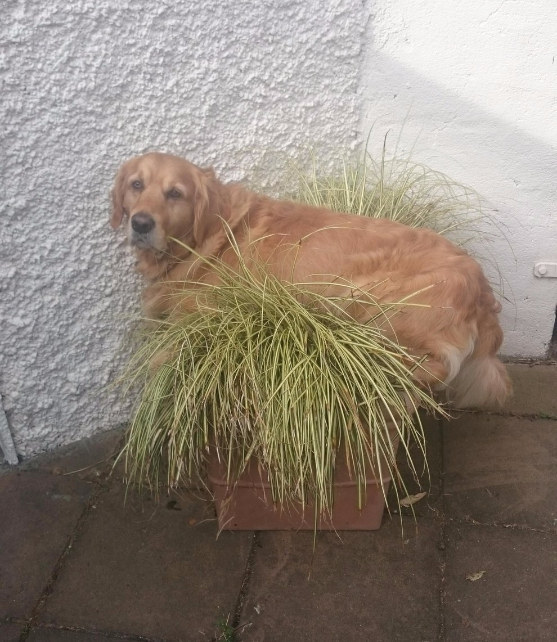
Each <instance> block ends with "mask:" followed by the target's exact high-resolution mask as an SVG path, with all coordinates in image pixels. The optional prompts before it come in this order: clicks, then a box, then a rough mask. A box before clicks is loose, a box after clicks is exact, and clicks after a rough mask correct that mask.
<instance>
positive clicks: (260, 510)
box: [208, 431, 398, 531]
mask: <svg viewBox="0 0 557 642" xmlns="http://www.w3.org/2000/svg"><path fill="white" fill-rule="evenodd" d="M395 434H396V431H395ZM392 435H393V433H392V432H391V436H392ZM392 441H393V445H394V447H395V451H396V448H397V447H398V438H395V437H393V436H392ZM208 478H209V484H210V487H211V489H212V492H213V497H214V502H215V508H216V512H217V518H218V523H219V529H220V530H258V531H259V530H315V529H316V530H336V531H343V530H365V531H368V530H377V529H378V528H379V527H380V526H381V522H382V519H383V512H384V509H385V497H386V496H387V493H388V492H389V486H390V483H391V477H390V476H384V477H383V478H382V479H381V480H379V479H377V478H376V477H375V476H374V475H373V474H372V473H371V471H370V472H369V473H368V475H366V489H365V496H364V497H362V501H361V509H360V508H359V507H358V503H359V502H358V483H357V480H356V479H355V478H354V476H353V475H352V474H351V473H350V471H349V470H348V466H347V464H346V460H345V458H344V457H339V459H338V461H337V465H336V467H335V476H334V484H333V508H332V511H331V513H330V514H329V513H324V514H321V515H318V516H316V515H315V506H314V505H313V504H311V503H309V504H306V505H305V506H302V505H301V504H288V505H285V506H283V505H281V504H276V503H274V502H273V500H272V495H271V487H270V484H269V481H268V477H267V475H266V473H265V471H264V470H262V469H261V467H260V466H258V465H257V463H256V462H252V463H251V464H250V465H249V466H248V467H247V469H246V470H245V471H244V473H243V474H242V475H241V476H240V478H239V479H238V480H234V481H230V482H229V481H228V480H227V474H226V467H225V466H224V465H223V464H222V462H221V461H219V459H218V457H217V454H216V452H215V450H214V449H212V450H211V454H210V458H209V462H208Z"/></svg>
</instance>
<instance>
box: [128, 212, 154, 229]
mask: <svg viewBox="0 0 557 642" xmlns="http://www.w3.org/2000/svg"><path fill="white" fill-rule="evenodd" d="M131 224H132V230H133V231H134V232H137V233H138V234H148V233H149V232H150V231H151V230H152V229H153V228H154V227H155V219H154V218H153V217H152V216H151V215H150V214H147V213H146V212H138V213H137V214H134V215H133V216H132V220H131Z"/></svg>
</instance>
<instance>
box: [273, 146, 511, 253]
mask: <svg viewBox="0 0 557 642" xmlns="http://www.w3.org/2000/svg"><path fill="white" fill-rule="evenodd" d="M386 144H387V143H386V139H385V140H384V142H383V148H382V152H381V154H380V156H379V159H377V158H375V157H374V156H372V155H371V154H370V153H369V151H368V147H367V145H366V146H365V148H364V150H363V151H362V152H361V153H360V154H357V155H351V156H346V157H342V158H340V160H338V162H337V163H336V169H334V170H332V171H324V170H323V167H324V166H325V164H324V163H322V162H320V161H319V158H318V156H317V155H316V154H315V153H310V158H309V160H307V159H306V160H305V161H300V162H297V161H294V162H290V163H289V171H288V175H287V178H286V179H285V181H284V183H285V184H287V185H290V186H293V187H291V188H289V189H287V190H284V195H285V196H286V197H287V198H290V199H292V200H295V201H299V202H301V203H306V204H308V205H314V206H316V207H326V208H328V209H330V210H333V211H336V212H347V213H349V214H357V215H360V216H369V217H372V218H386V219H388V220H391V221H396V222H398V223H403V224H404V225H408V226H410V227H427V228H430V229H432V230H434V231H436V232H438V233H439V234H442V235H446V236H449V237H450V238H451V240H453V241H454V242H455V243H457V244H458V245H468V244H469V242H470V241H474V242H475V243H477V241H478V240H482V241H486V240H490V239H491V238H494V237H496V236H499V235H500V230H498V229H494V221H493V219H492V218H491V217H490V215H489V213H488V212H487V211H486V208H485V205H484V203H483V202H482V199H481V197H480V196H479V194H478V193H477V192H476V191H475V190H473V189H472V188H470V187H467V186H466V185H463V184H461V183H458V182H456V181H454V180H453V179H451V178H450V177H448V176H447V175H445V174H443V173H441V172H438V171H435V170H433V169H431V168H429V167H427V166H426V165H423V164H420V163H417V162H414V161H412V160H411V159H410V158H399V157H397V156H396V155H394V156H388V154H387V147H386ZM480 227H481V228H482V234H481V239H479V238H478V237H479V234H478V231H479V229H480Z"/></svg>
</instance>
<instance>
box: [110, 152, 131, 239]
mask: <svg viewBox="0 0 557 642" xmlns="http://www.w3.org/2000/svg"><path fill="white" fill-rule="evenodd" d="M127 177H128V164H127V163H124V164H123V165H122V167H120V169H119V170H118V173H117V174H116V178H115V179H114V186H113V187H112V192H111V196H112V215H111V217H110V225H112V227H113V228H114V229H116V228H117V227H119V226H120V224H121V223H122V219H123V218H124V192H125V187H126V181H127Z"/></svg>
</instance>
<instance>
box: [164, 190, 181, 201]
mask: <svg viewBox="0 0 557 642" xmlns="http://www.w3.org/2000/svg"><path fill="white" fill-rule="evenodd" d="M166 198H169V199H170V200H172V201H175V200H177V199H179V198H182V192H181V191H180V190H178V189H176V188H175V187H173V188H172V189H171V190H168V192H167V193H166Z"/></svg>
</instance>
